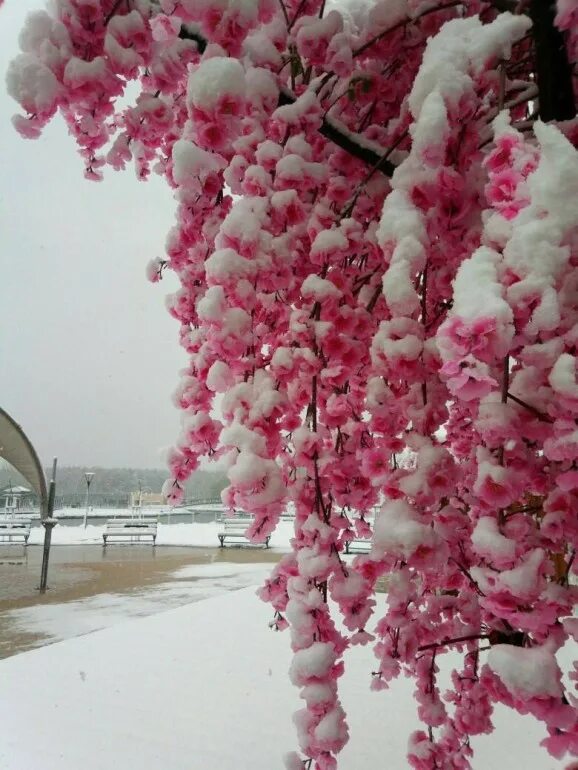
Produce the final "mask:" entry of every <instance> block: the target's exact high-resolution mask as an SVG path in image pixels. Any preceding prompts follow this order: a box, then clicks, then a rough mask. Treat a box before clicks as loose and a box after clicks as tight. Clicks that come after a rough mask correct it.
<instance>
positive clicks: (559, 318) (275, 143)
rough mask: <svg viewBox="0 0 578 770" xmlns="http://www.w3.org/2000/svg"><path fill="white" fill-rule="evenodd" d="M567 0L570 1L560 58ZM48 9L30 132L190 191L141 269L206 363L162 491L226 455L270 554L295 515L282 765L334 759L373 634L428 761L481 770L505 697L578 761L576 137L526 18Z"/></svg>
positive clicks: (425, 767)
mask: <svg viewBox="0 0 578 770" xmlns="http://www.w3.org/2000/svg"><path fill="white" fill-rule="evenodd" d="M575 5H576V4H575V2H573V0H572V1H570V0H565V2H562V1H560V2H559V3H558V8H557V15H556V24H557V25H558V30H559V31H561V33H562V35H563V40H564V42H565V45H566V49H565V54H564V55H565V56H566V57H567V59H568V62H569V65H572V64H574V72H575V61H576V44H575V43H576V37H575V29H576V24H575V14H576V7H575ZM54 8H55V10H54V13H53V15H49V14H48V13H46V12H43V11H39V12H36V13H35V14H32V15H31V16H30V18H29V20H28V22H27V25H26V27H25V29H24V30H23V32H22V34H21V47H22V54H21V55H20V56H19V57H18V58H17V59H16V60H15V62H14V63H13V64H12V66H11V68H10V70H9V73H8V87H9V90H10V93H11V94H12V95H13V96H14V97H15V98H16V99H17V101H18V102H19V103H20V105H21V107H22V108H23V111H24V112H25V113H26V116H25V117H24V116H18V117H17V118H15V125H16V127H17V128H18V130H20V131H21V133H22V134H23V135H24V136H26V137H35V136H37V135H38V134H39V132H40V130H41V129H42V127H43V126H44V125H45V124H46V123H47V122H48V121H49V120H50V119H51V118H52V116H53V115H54V114H55V112H56V111H57V110H60V112H61V113H62V115H63V116H64V118H65V120H66V122H67V124H68V127H69V129H70V131H71V133H72V135H73V136H74V138H75V139H76V141H77V143H78V145H79V147H80V152H81V155H82V156H83V158H84V161H85V167H86V174H87V176H89V177H90V178H92V179H97V178H101V176H102V173H103V168H104V167H105V166H106V165H107V164H108V165H110V166H112V167H113V168H114V169H122V168H124V167H125V166H126V165H127V164H128V163H129V162H131V161H133V162H134V164H135V168H136V171H137V176H138V177H139V178H140V179H145V178H146V177H147V176H148V175H149V174H150V173H151V172H154V173H158V174H161V175H163V176H164V177H165V179H166V181H167V183H168V184H169V186H170V187H171V189H172V190H173V193H174V198H175V201H176V222H175V226H174V228H173V229H172V230H171V232H170V233H169V235H168V238H167V248H166V255H165V256H164V257H163V258H162V259H160V258H156V259H154V260H152V261H151V263H150V264H149V266H148V268H147V273H148V276H149V278H150V279H151V280H153V281H158V280H159V279H160V278H161V277H162V273H163V271H164V270H165V269H171V270H173V271H174V272H175V273H176V275H177V276H178V278H179V281H180V289H179V290H178V291H177V292H176V293H175V294H173V295H171V296H170V297H168V299H167V306H168V310H169V312H170V314H171V315H172V316H173V317H174V318H175V319H176V321H177V322H178V324H179V329H180V343H181V345H182V346H183V348H184V349H185V350H186V352H187V354H188V356H189V362H188V365H187V367H186V369H185V370H184V371H183V373H182V376H181V380H180V382H179V385H178V388H177V391H176V393H175V403H176V404H177V406H178V407H179V408H180V409H181V410H182V411H183V419H182V433H181V435H180V437H179V438H178V441H177V443H176V445H175V447H174V449H173V450H172V451H171V453H170V455H169V458H168V461H169V467H170V472H171V478H170V479H169V480H168V482H167V484H166V485H165V491H166V494H167V496H168V497H169V499H170V500H171V501H172V502H174V503H178V502H179V501H181V500H182V497H183V494H184V492H183V487H184V485H183V482H184V481H185V480H186V479H187V478H188V477H189V476H190V474H191V473H192V472H193V471H194V470H195V469H196V468H197V467H198V464H199V461H200V458H202V457H209V458H212V459H215V460H217V459H218V460H219V462H220V463H222V464H223V466H224V467H225V468H226V470H227V476H228V479H229V486H228V488H227V489H226V490H225V492H224V493H223V501H224V503H225V504H226V506H227V508H228V509H230V510H231V511H233V512H234V511H238V510H243V511H247V512H249V513H251V514H253V516H254V522H253V525H252V527H251V530H250V536H251V537H252V538H253V539H254V540H255V542H260V541H263V540H264V539H265V538H266V537H268V536H269V535H270V534H271V532H272V531H273V530H274V529H275V526H276V524H277V522H278V520H279V517H280V515H281V513H282V512H283V511H284V510H285V509H286V507H287V506H288V505H291V506H292V507H293V508H294V510H295V532H294V537H293V539H292V551H291V553H290V554H287V555H286V556H284V557H283V558H282V559H281V561H280V562H279V563H278V565H276V567H275V568H274V570H273V573H272V575H271V577H270V578H269V579H268V580H267V582H266V584H265V585H264V586H263V587H262V589H261V591H260V594H261V596H262V598H263V599H265V600H267V601H269V602H270V603H271V605H272V607H273V609H274V612H275V615H274V619H273V620H272V623H271V625H272V627H273V628H276V629H279V630H281V629H284V628H288V629H289V635H290V638H291V645H292V648H293V650H294V653H295V655H294V660H293V664H292V666H291V671H290V676H291V680H292V682H293V684H294V685H295V686H296V687H298V688H299V693H300V697H301V698H302V700H303V708H302V709H300V710H299V711H298V712H297V714H296V715H295V724H296V727H297V733H298V741H299V750H300V752H299V753H297V752H295V753H293V754H291V755H289V756H288V757H287V758H286V762H285V765H286V767H287V768H288V769H289V770H300V769H301V768H312V770H313V769H314V770H333V769H334V768H336V767H337V755H338V753H339V751H340V750H341V748H342V747H343V746H344V744H345V743H346V741H347V739H348V727H347V721H346V715H345V713H344V710H343V707H342V704H341V702H340V698H339V679H340V677H341V675H342V673H343V671H344V665H345V660H346V652H347V649H348V648H349V647H350V646H352V645H356V644H367V643H373V645H374V649H375V654H376V658H377V664H376V671H375V672H373V678H372V689H373V690H385V689H387V688H388V686H389V683H390V682H391V681H392V679H394V678H395V677H397V676H399V675H400V674H404V675H406V676H411V677H412V679H413V681H414V683H415V699H416V705H417V712H418V718H419V720H420V723H421V725H422V727H421V728H420V729H419V730H417V731H415V732H414V733H413V734H412V735H411V736H409V743H408V763H409V765H410V766H411V767H413V768H416V769H417V770H433V768H444V770H446V769H447V770H453V769H455V770H462V769H464V770H465V769H466V768H469V767H470V766H471V764H470V763H471V757H472V748H471V742H470V739H471V737H472V736H475V735H478V734H481V733H488V732H491V730H492V729H493V728H492V711H493V706H494V704H495V703H496V702H500V703H504V704H506V705H508V706H509V707H511V708H513V709H516V710H517V711H519V712H520V713H524V714H525V713H530V714H532V715H533V716H534V717H536V718H537V719H539V720H541V721H542V722H543V723H544V724H545V726H546V728H547V731H548V738H547V739H546V740H545V741H544V746H545V748H546V749H547V750H548V751H549V752H550V753H551V754H552V755H553V756H556V757H561V756H564V755H565V754H569V755H572V756H575V755H577V754H578V718H577V711H576V706H577V704H578V700H577V698H578V696H577V695H576V693H575V687H576V681H577V680H578V675H577V674H576V669H573V670H572V671H570V672H563V671H562V670H561V668H560V666H559V664H558V662H557V659H556V653H557V652H558V650H559V649H560V648H561V647H562V646H563V645H564V644H565V643H567V642H568V643H569V642H570V641H573V640H575V639H576V637H577V636H578V631H577V629H576V622H575V621H574V620H573V618H572V615H573V611H574V606H575V604H576V598H577V597H576V588H575V586H574V583H575V575H576V573H577V571H578V568H577V566H576V564H577V562H576V561H575V558H574V557H575V552H576V548H577V547H578V524H577V523H576V506H577V504H578V470H577V463H578V431H577V429H576V421H577V419H578V375H577V371H576V346H577V345H578V302H577V300H576V297H577V292H578V283H577V280H578V279H577V277H576V276H577V275H578V270H577V267H578V214H577V212H576V204H575V201H576V197H577V195H578V153H577V152H576V149H575V144H576V143H577V142H578V129H577V127H576V121H568V120H567V121H565V122H564V123H561V124H560V125H556V124H555V123H549V124H546V123H542V122H540V121H539V120H537V119H536V118H537V109H538V105H539V88H540V83H539V82H538V83H537V78H536V77H535V61H536V60H535V56H536V52H535V48H534V45H533V41H532V34H533V32H532V28H531V21H530V18H529V16H527V15H526V13H525V9H524V7H522V5H521V6H520V7H519V8H518V9H517V10H518V11H519V12H518V13H516V14H512V13H509V12H502V11H498V10H497V9H496V8H494V6H493V5H492V4H491V3H486V2H480V1H479V0H467V1H466V2H462V3H459V4H458V3H454V2H448V3H441V4H439V5H436V4H431V3H423V2H417V0H395V1H394V0H379V1H378V2H376V3H374V4H373V5H372V7H371V8H365V9H360V8H359V7H353V5H351V6H349V5H348V4H344V5H343V7H341V6H339V7H337V6H336V7H335V8H332V9H329V8H326V7H325V3H324V2H323V1H322V0H279V1H278V2H275V3H273V2H272V0H259V1H256V0H220V1H219V2H216V0H160V2H159V1H158V0H154V2H153V0H55V2H54ZM569 71H572V70H571V66H570V70H569ZM131 81H137V83H138V86H139V90H138V91H137V92H136V96H134V97H132V94H133V93H134V92H133V91H130V92H128V91H127V85H128V83H129V82H131ZM574 81H576V78H574ZM571 85H572V84H571ZM573 85H574V87H576V82H574V84H573ZM121 96H124V97H125V98H123V100H122V102H121V101H120V97H121ZM127 97H128V98H127ZM127 102H128V105H127ZM376 510H377V513H375V511H376ZM352 539H361V540H363V539H365V540H368V541H370V542H371V548H370V551H369V553H368V554H366V555H358V556H356V557H355V558H354V559H350V558H347V557H345V555H344V550H345V548H346V545H347V543H348V542H349V541H351V540H352ZM384 581H385V583H386V586H387V594H386V597H385V598H386V606H383V602H382V601H381V600H379V601H378V598H379V597H381V596H383V595H381V594H378V593H377V592H376V588H377V587H378V585H382V584H383V582H384ZM450 650H451V651H452V652H453V653H454V654H455V657H454V658H452V659H456V658H457V659H458V660H459V661H460V663H459V665H457V666H455V668H454V670H453V671H452V674H451V686H450V689H449V691H447V692H443V691H442V689H441V687H440V683H439V672H440V666H441V665H442V663H443V662H444V660H446V659H447V653H448V651H450ZM563 674H568V675H569V679H568V680H565V679H564V678H563ZM568 681H570V682H571V685H568V683H567V682H568ZM384 708H385V706H384Z"/></svg>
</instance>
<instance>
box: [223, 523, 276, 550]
mask: <svg viewBox="0 0 578 770" xmlns="http://www.w3.org/2000/svg"><path fill="white" fill-rule="evenodd" d="M252 523H253V519H251V518H249V517H248V516H247V517H233V518H229V519H223V522H222V524H223V529H222V530H221V532H219V533H218V534H217V537H218V538H219V543H220V544H221V545H220V547H221V548H223V547H224V546H225V540H227V539H229V538H230V539H231V540H241V541H243V540H244V541H245V542H246V543H247V544H248V545H264V546H265V548H269V539H270V537H271V536H270V535H269V536H267V538H266V539H265V542H264V543H252V542H251V541H250V540H249V538H248V537H247V530H248V529H249V527H250V526H251V524H252Z"/></svg>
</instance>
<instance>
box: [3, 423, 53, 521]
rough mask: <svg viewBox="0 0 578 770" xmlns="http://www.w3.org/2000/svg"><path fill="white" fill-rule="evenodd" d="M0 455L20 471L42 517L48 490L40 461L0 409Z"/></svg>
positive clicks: (16, 426)
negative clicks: (33, 495) (37, 504)
mask: <svg viewBox="0 0 578 770" xmlns="http://www.w3.org/2000/svg"><path fill="white" fill-rule="evenodd" d="M0 457H2V458H3V459H4V460H6V461H7V462H9V463H10V465H12V466H14V468H16V470H17V471H18V472H19V473H21V474H22V475H23V476H24V478H25V479H26V481H27V482H28V483H29V484H30V486H31V487H32V489H33V490H34V491H35V492H36V494H37V495H38V497H39V499H40V512H41V516H42V518H45V517H46V516H47V513H48V492H47V487H46V477H45V475H44V470H43V469H42V463H41V462H40V460H39V459H38V455H37V454H36V450H35V449H34V447H33V446H32V444H31V443H30V440H29V439H28V437H27V436H26V434H25V433H24V431H23V430H22V428H21V427H20V425H18V423H17V422H16V421H15V420H13V419H12V417H10V415H9V414H8V413H7V412H5V411H4V409H0Z"/></svg>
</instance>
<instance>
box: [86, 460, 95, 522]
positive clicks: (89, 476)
mask: <svg viewBox="0 0 578 770" xmlns="http://www.w3.org/2000/svg"><path fill="white" fill-rule="evenodd" d="M93 477H94V473H89V472H86V473H85V474H84V478H85V479H86V507H85V510H84V528H85V529H86V518H87V516H88V502H89V499H90V485H91V483H92V479H93Z"/></svg>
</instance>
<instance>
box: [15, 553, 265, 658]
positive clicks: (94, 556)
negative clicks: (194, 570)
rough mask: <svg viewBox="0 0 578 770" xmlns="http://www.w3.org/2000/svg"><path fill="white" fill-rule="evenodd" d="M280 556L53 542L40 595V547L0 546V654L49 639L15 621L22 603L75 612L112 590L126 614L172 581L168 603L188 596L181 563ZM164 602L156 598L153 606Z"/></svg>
mask: <svg viewBox="0 0 578 770" xmlns="http://www.w3.org/2000/svg"><path fill="white" fill-rule="evenodd" d="M279 558H280V555H279V554H275V553H272V552H271V551H266V550H264V549H261V548H226V549H219V548H192V547H170V546H165V547H163V546H157V547H156V548H152V547H151V546H147V545H142V544H141V545H119V546H116V547H110V548H107V549H103V548H102V547H101V546H96V545H94V546H92V545H89V546H54V547H53V548H52V550H51V552H50V566H49V571H48V586H49V588H48V591H47V592H46V593H45V594H44V595H42V594H40V593H39V591H38V583H39V577H40V568H41V562H42V548H41V547H37V546H29V547H28V548H24V547H23V546H17V545H12V546H0V658H4V657H7V656H9V655H14V654H16V653H18V652H22V651H24V650H27V649H31V648H33V647H38V646H40V645H42V644H46V643H49V642H50V641H51V639H50V636H49V635H47V634H42V633H40V634H38V633H31V632H30V631H29V630H26V629H25V630H23V628H22V625H21V624H19V623H18V622H16V618H18V617H19V614H20V615H21V614H22V612H25V610H26V608H38V607H42V606H44V607H45V610H47V611H49V608H48V607H46V605H51V604H53V605H66V604H67V603H68V605H69V607H70V611H71V612H77V611H78V608H81V607H82V602H83V601H84V602H85V603H87V604H90V603H91V602H92V604H95V603H97V602H98V598H99V597H106V598H107V600H109V601H110V597H111V596H112V597H115V599H116V600H119V599H120V600H122V601H124V602H125V604H127V610H128V612H127V616H131V612H130V602H131V601H133V600H134V603H135V605H137V604H138V602H139V601H142V598H143V597H145V598H146V599H149V600H150V597H151V596H155V595H156V592H158V596H159V597H162V596H163V592H164V593H165V594H166V589H167V587H170V586H171V585H173V587H174V588H175V589H176V592H175V591H173V592H172V595H171V597H170V602H171V603H170V604H169V605H168V606H178V605H181V604H185V603H187V601H190V600H192V598H189V596H188V592H187V587H188V586H190V580H189V581H188V582H187V583H186V582H185V581H183V580H182V579H181V578H179V576H178V572H179V570H180V568H183V567H187V566H192V565H203V564H213V565H218V564H220V563H223V564H227V565H235V564H238V565H251V564H256V565H257V564H264V563H274V562H276V561H278V560H279ZM240 569H246V566H243V567H240ZM181 572H182V570H181ZM179 583H180V584H181V585H180V586H179ZM179 589H182V590H179ZM164 608H165V607H164V606H162V604H161V606H158V607H157V610H156V611H161V610H162V609H164ZM19 611H22V612H19ZM144 614H149V613H148V612H146V613H144Z"/></svg>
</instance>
